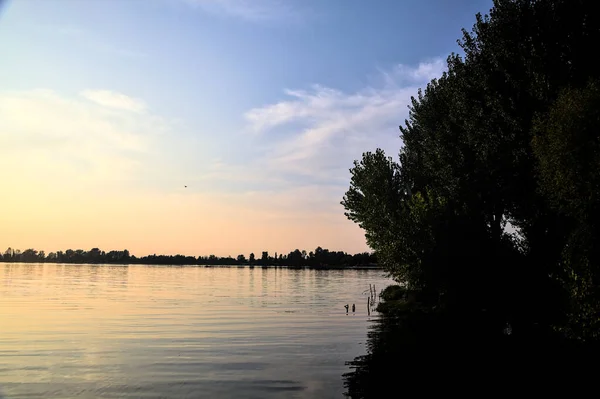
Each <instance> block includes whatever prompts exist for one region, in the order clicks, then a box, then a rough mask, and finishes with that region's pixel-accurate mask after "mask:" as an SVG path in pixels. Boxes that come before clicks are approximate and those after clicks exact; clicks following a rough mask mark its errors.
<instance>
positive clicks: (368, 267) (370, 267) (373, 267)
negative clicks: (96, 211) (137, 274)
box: [0, 261, 383, 270]
mask: <svg viewBox="0 0 600 399" xmlns="http://www.w3.org/2000/svg"><path fill="white" fill-rule="evenodd" d="M0 264H22V265H45V264H49V265H75V266H83V265H94V266H153V267H154V266H165V267H174V266H176V267H182V266H188V267H207V268H215V267H228V268H231V267H237V268H250V269H254V268H261V269H312V270H383V267H381V266H377V265H355V266H315V265H303V266H288V265H226V264H224V265H202V264H193V263H189V264H174V263H171V264H163V263H132V262H126V263H119V262H115V263H92V262H73V263H70V262H69V263H66V262H7V261H0Z"/></svg>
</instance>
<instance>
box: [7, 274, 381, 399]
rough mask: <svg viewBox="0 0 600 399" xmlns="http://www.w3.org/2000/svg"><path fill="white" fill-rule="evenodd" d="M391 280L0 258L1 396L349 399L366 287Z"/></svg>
mask: <svg viewBox="0 0 600 399" xmlns="http://www.w3.org/2000/svg"><path fill="white" fill-rule="evenodd" d="M390 283H391V281H390V280H389V279H387V278H385V276H384V274H383V272H382V271H381V270H308V269H287V268H261V267H256V268H249V267H196V266H191V267H181V266H142V265H135V266H134V265H131V266H114V265H103V266H98V265H56V264H10V263H4V264H3V263H0V397H1V398H3V399H16V398H42V397H43V398H47V399H50V398H57V399H58V398H60V399H69V398H205V397H206V398H341V397H343V392H344V388H343V381H342V374H343V373H345V372H347V371H349V367H348V366H346V365H345V362H347V361H351V360H353V358H354V357H355V356H358V355H361V354H364V352H365V345H364V343H365V340H366V333H367V329H368V325H369V320H370V319H371V320H373V319H374V318H376V315H373V314H371V316H368V315H367V297H368V291H369V284H375V286H376V288H377V291H380V290H381V289H383V288H384V287H385V286H387V285H388V284H390ZM353 303H355V304H356V312H355V313H352V311H351V310H350V312H349V314H346V311H345V309H344V305H345V304H349V305H350V306H352V304H353Z"/></svg>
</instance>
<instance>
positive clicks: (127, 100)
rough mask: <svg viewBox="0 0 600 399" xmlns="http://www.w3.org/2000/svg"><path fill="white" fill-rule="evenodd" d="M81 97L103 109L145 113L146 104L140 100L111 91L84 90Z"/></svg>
mask: <svg viewBox="0 0 600 399" xmlns="http://www.w3.org/2000/svg"><path fill="white" fill-rule="evenodd" d="M81 95H82V96H83V97H85V98H87V99H88V100H90V101H92V102H95V103H96V104H98V105H102V106H103V107H108V108H115V109H121V110H124V111H130V112H138V113H140V112H144V111H145V110H146V104H144V102H143V101H142V100H140V99H137V98H133V97H129V96H126V95H125V94H123V93H118V92H115V91H110V90H84V91H82V92H81Z"/></svg>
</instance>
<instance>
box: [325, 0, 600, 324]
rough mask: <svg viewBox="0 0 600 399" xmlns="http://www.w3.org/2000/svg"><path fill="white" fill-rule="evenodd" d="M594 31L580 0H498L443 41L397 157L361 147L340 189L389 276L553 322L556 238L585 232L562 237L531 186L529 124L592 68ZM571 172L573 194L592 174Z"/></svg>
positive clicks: (450, 300) (557, 217) (464, 301)
mask: <svg viewBox="0 0 600 399" xmlns="http://www.w3.org/2000/svg"><path fill="white" fill-rule="evenodd" d="M598 39H600V19H599V18H597V16H596V14H595V11H594V8H593V7H591V5H590V3H589V2H586V1H583V0H576V1H567V0H554V1H551V0H539V1H534V0H496V1H494V8H493V9H492V10H491V12H490V15H489V16H485V17H482V16H481V15H477V18H476V23H475V25H474V27H473V30H472V32H467V31H463V38H462V40H460V41H459V45H460V46H461V47H462V49H463V50H464V59H463V58H461V57H459V56H457V55H455V54H452V55H451V56H450V57H449V58H448V71H447V72H446V73H444V74H443V75H442V76H441V77H440V78H439V79H434V80H433V81H432V82H431V83H430V84H428V85H427V87H426V88H425V90H419V92H418V95H417V96H416V98H413V99H412V103H411V106H410V107H409V109H410V112H409V118H408V120H407V121H406V122H405V125H404V126H402V127H401V128H400V130H401V138H402V141H403V144H404V146H403V148H402V150H401V151H400V158H399V159H400V162H399V163H395V162H393V161H392V159H391V158H386V157H385V154H384V153H383V151H381V150H377V151H376V152H375V153H365V154H363V158H362V160H361V161H360V162H355V165H354V168H353V169H351V184H350V189H349V190H348V192H347V193H346V195H345V196H344V199H343V201H342V204H343V205H344V207H345V209H346V216H347V217H348V218H349V219H351V220H353V221H355V222H356V223H358V224H359V225H360V227H362V228H363V229H364V230H365V235H366V238H367V242H368V244H369V245H370V246H371V248H373V249H374V250H375V252H376V254H377V256H378V259H379V261H380V263H382V264H383V265H384V266H385V267H386V270H388V271H389V272H390V274H391V275H392V276H393V277H394V278H395V279H396V280H397V281H399V282H401V283H403V284H406V285H407V286H408V287H409V288H413V289H418V290H420V291H422V292H427V293H428V295H429V296H430V297H431V298H436V297H437V299H438V300H439V299H440V298H442V297H443V298H444V304H445V306H449V307H452V308H453V309H457V310H465V309H467V308H469V307H471V308H472V311H476V309H478V308H480V309H483V308H485V309H488V310H489V309H492V310H493V311H492V313H493V315H494V316H493V317H494V318H495V320H496V321H497V322H498V324H501V322H502V321H508V320H511V321H514V323H515V325H517V326H518V328H517V329H516V331H524V330H526V329H530V328H533V326H535V325H543V326H544V327H545V328H547V329H548V330H549V331H550V330H552V329H553V327H554V326H556V325H560V323H562V322H563V321H562V310H561V309H562V306H563V301H562V298H563V297H564V289H563V288H567V289H570V288H569V286H568V284H567V285H564V283H563V288H561V287H560V285H559V282H560V281H559V280H557V276H558V275H560V274H561V273H563V272H564V270H565V268H564V265H563V260H561V259H563V258H564V255H563V254H562V252H563V249H564V248H565V245H566V246H567V247H568V248H571V249H572V248H574V247H581V246H582V245H583V246H585V247H589V245H588V244H582V242H589V240H590V239H591V238H589V237H594V234H595V233H593V234H592V233H591V231H592V230H591V229H590V228H585V229H584V230H583V231H585V232H586V234H587V236H585V237H586V238H582V237H583V236H582V235H581V234H580V235H578V236H577V237H579V238H578V241H577V245H575V242H572V243H571V244H569V240H571V238H570V236H569V233H568V231H569V229H568V228H565V227H568V226H569V224H571V223H572V222H571V221H570V220H569V219H570V218H572V216H569V215H568V214H567V213H565V212H564V210H563V211H561V210H559V209H557V208H556V207H553V206H552V205H551V203H550V201H548V198H547V197H548V193H547V192H543V191H540V190H539V189H538V188H539V174H540V173H539V170H538V168H537V165H536V162H538V160H540V159H541V158H540V156H539V155H538V156H537V157H536V156H534V149H533V147H532V138H533V136H534V134H535V133H534V129H532V125H533V124H534V120H535V118H536V116H537V115H544V114H545V113H546V112H547V111H548V110H549V109H550V107H552V106H553V104H554V103H555V101H556V99H557V97H558V96H559V94H560V92H561V91H562V90H563V89H564V88H565V87H568V86H572V87H576V88H577V87H582V86H583V85H585V84H586V83H587V81H588V80H589V79H590V78H598V77H600V70H599V69H598V68H597V67H596V64H595V61H594V58H595V56H594V55H592V54H590V53H589V51H588V49H589V48H590V47H588V46H593V45H594V43H595V42H597V41H598ZM589 109H592V108H591V107H590V108H589ZM584 119H586V120H587V121H588V123H589V125H588V126H590V127H591V126H594V125H595V124H596V122H595V121H594V120H593V118H592V119H589V118H588V116H587V114H586V116H585V117H584ZM569 123H572V122H569ZM596 126H597V124H596ZM561 134H562V133H561ZM540 140H541V139H540ZM540 142H541V141H540ZM549 147H550V148H552V147H556V145H555V144H551V145H550V146H549ZM540 148H541V147H540ZM539 151H541V152H544V151H545V150H539ZM539 151H538V152H539ZM582 155H583V154H582ZM548 159H549V161H548V162H550V163H552V162H554V161H552V158H551V157H550V158H548ZM591 159H593V156H592V157H591ZM541 163H543V162H541ZM559 164H560V163H559ZM584 165H586V166H592V165H595V164H594V162H593V161H590V162H589V163H587V164H585V163H584ZM542 168H544V166H543V165H542ZM572 170H573V171H576V169H572ZM593 170H595V171H596V170H598V169H597V167H596V168H594V169H593ZM542 174H543V173H542ZM581 176H585V178H582V179H581V180H578V182H577V183H573V184H575V185H576V186H577V187H584V188H585V190H588V191H585V190H584V194H582V191H581V190H580V191H578V192H573V191H571V190H570V189H567V190H566V192H570V193H572V194H573V195H574V196H576V197H577V198H579V197H580V196H581V195H583V196H585V195H587V194H589V193H590V191H589V190H590V187H589V186H590V185H593V184H595V183H594V182H595V180H594V178H593V176H591V175H589V174H588V175H585V174H583V175H581ZM584 180H585V182H591V183H586V184H587V186H586V185H584V184H583V181H584ZM564 187H569V185H565V186H563V188H564ZM559 191H560V190H559ZM563 199H564V198H563ZM592 202H593V201H591V202H590V204H591V203H592ZM578 209H579V210H580V211H582V212H583V209H587V210H586V211H585V212H591V211H589V209H595V208H594V206H592V205H589V207H588V206H581V207H578ZM596 220H600V219H598V218H596ZM507 222H510V223H511V224H512V225H513V226H516V228H517V229H518V230H519V232H520V233H521V234H522V236H523V240H519V239H517V237H516V235H514V234H511V233H510V232H508V231H507V230H506V228H505V227H506V224H507ZM580 226H585V224H580ZM579 232H582V230H579ZM315 252H316V253H315V260H316V261H317V262H319V261H320V260H319V259H320V257H321V256H322V255H320V254H319V253H317V252H318V251H315ZM577 262H579V263H584V262H583V261H582V260H578V261H577ZM506 291H509V292H511V296H510V297H509V298H506V296H505V295H503V293H504V292H506ZM559 301H560V303H558V302H559ZM588 305H589V303H588Z"/></svg>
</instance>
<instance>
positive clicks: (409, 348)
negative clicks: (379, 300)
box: [343, 311, 600, 399]
mask: <svg viewBox="0 0 600 399" xmlns="http://www.w3.org/2000/svg"><path fill="white" fill-rule="evenodd" d="M482 323H484V320H482V319H481V318H479V319H474V318H472V317H466V316H462V317H461V316H459V315H456V314H454V315H448V314H441V313H435V312H426V311H423V312H421V311H416V312H406V313H404V314H401V313H400V314H396V315H380V316H379V317H377V318H376V319H375V320H374V321H373V322H372V325H371V326H370V327H369V331H368V333H367V343H366V352H367V353H366V355H363V356H358V357H356V358H355V359H354V360H352V361H349V362H347V365H348V366H349V367H350V369H351V371H350V372H348V373H345V374H344V375H343V379H344V387H345V390H346V392H345V395H346V396H347V397H350V398H366V399H369V398H377V399H378V398H389V397H399V396H400V394H401V393H409V392H413V391H417V392H424V391H425V390H427V391H430V390H432V389H433V390H440V391H445V390H446V389H448V385H445V383H446V382H449V381H452V383H453V384H457V383H458V384H460V385H461V386H463V389H466V391H469V390H472V391H475V390H477V389H479V388H477V387H479V386H480V385H481V384H483V383H485V384H486V385H485V386H486V388H485V389H483V390H482V391H481V392H480V393H482V392H488V393H491V392H493V391H494V390H495V389H496V388H500V387H501V388H502V389H506V388H511V389H512V388H514V389H521V388H523V387H526V388H529V389H536V390H539V389H542V390H548V389H552V387H553V386H554V384H555V383H573V382H575V381H576V380H575V379H574V378H577V384H582V385H586V382H587V381H590V382H593V381H595V379H594V378H592V379H586V378H585V377H583V375H585V374H578V373H579V372H580V371H581V370H582V369H585V370H586V372H587V373H589V372H590V371H592V370H594V371H595V370H598V369H600V366H595V365H596V364H597V359H598V355H599V354H600V350H599V348H598V346H596V345H592V344H589V343H588V344H583V343H575V342H573V341H566V340H563V339H561V338H560V337H559V336H541V335H536V334H533V335H528V336H523V335H520V336H519V334H516V335H515V334H514V333H513V334H511V335H507V334H506V333H505V331H504V329H501V330H500V331H499V333H498V334H496V335H489V334H487V335H485V334H484V331H485V329H484V327H482V326H481V325H482ZM591 365H594V366H591ZM576 370H577V371H576ZM575 375H576V376H577V377H574V376H575ZM554 378H558V379H557V380H555V379H554ZM482 396H484V397H486V396H487V395H482Z"/></svg>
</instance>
